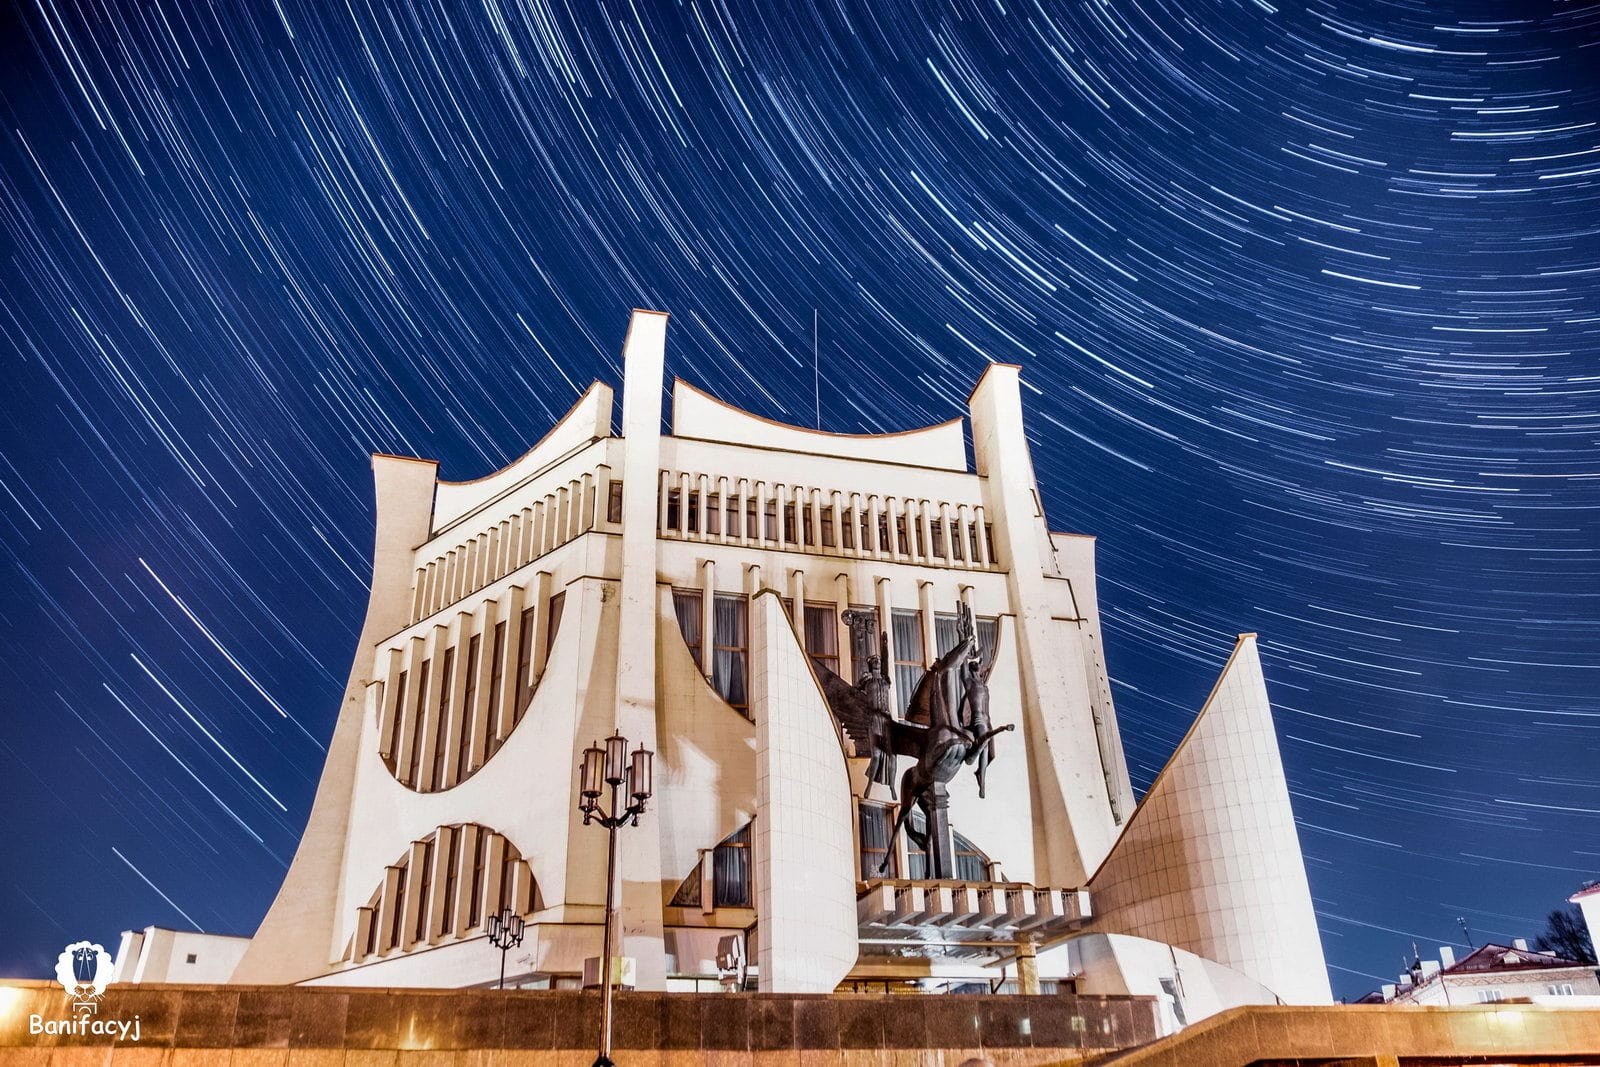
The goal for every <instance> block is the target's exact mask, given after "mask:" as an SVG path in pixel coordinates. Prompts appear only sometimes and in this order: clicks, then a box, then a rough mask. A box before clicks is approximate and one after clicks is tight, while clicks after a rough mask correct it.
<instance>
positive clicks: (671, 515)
mask: <svg viewBox="0 0 1600 1067" xmlns="http://www.w3.org/2000/svg"><path fill="white" fill-rule="evenodd" d="M666 505H667V507H666V511H665V512H663V513H662V516H661V528H662V529H663V530H665V531H667V532H671V531H673V530H676V529H677V528H678V491H677V490H676V489H669V490H667V500H666Z"/></svg>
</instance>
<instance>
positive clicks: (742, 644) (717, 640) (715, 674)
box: [711, 593, 750, 715]
mask: <svg viewBox="0 0 1600 1067" xmlns="http://www.w3.org/2000/svg"><path fill="white" fill-rule="evenodd" d="M711 607H712V625H713V631H712V635H711V640H712V655H711V684H712V686H713V687H714V688H715V689H716V691H717V692H718V693H720V694H722V699H723V700H726V701H727V702H728V703H729V704H731V705H733V706H734V707H735V708H738V709H739V710H740V711H741V712H744V713H745V714H746V715H749V713H750V712H749V707H750V699H749V695H748V693H747V692H746V689H745V680H746V669H747V662H748V658H749V654H750V601H749V599H748V598H746V597H745V596H743V595H742V594H739V593H718V594H717V595H716V599H714V600H713V601H712V604H711Z"/></svg>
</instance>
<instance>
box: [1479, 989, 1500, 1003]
mask: <svg viewBox="0 0 1600 1067" xmlns="http://www.w3.org/2000/svg"><path fill="white" fill-rule="evenodd" d="M1504 999H1506V995H1505V993H1504V992H1502V991H1501V990H1498V989H1480V990H1478V1003H1479V1004H1494V1003H1497V1002H1499V1001H1502V1000H1504Z"/></svg>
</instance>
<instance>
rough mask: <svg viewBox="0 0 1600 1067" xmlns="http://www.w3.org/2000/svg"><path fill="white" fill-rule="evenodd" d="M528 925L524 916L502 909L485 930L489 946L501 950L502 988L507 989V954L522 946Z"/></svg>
mask: <svg viewBox="0 0 1600 1067" xmlns="http://www.w3.org/2000/svg"><path fill="white" fill-rule="evenodd" d="M525 926H526V924H525V923H524V922H523V921H522V916H520V915H518V914H517V913H516V912H515V911H513V910H511V909H510V908H501V909H500V914H498V915H491V916H489V918H488V920H487V921H485V922H484V928H485V929H486V930H487V931H488V933H489V944H491V945H493V946H494V947H495V948H497V949H499V950H500V988H501V989H504V988H505V987H506V953H507V952H509V951H511V950H512V949H514V948H516V947H517V946H518V945H520V944H522V931H523V929H524V928H525Z"/></svg>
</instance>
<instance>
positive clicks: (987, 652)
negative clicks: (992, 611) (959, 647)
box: [933, 614, 1000, 663]
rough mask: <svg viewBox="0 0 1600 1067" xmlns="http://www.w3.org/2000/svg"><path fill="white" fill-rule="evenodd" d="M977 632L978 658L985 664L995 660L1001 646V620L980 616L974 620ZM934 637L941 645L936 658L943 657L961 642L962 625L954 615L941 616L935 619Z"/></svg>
mask: <svg viewBox="0 0 1600 1067" xmlns="http://www.w3.org/2000/svg"><path fill="white" fill-rule="evenodd" d="M973 628H974V629H975V630H977V632H978V633H977V636H978V656H979V657H980V658H981V659H982V660H983V662H984V663H991V662H993V660H994V654H995V649H996V648H998V647H999V644H1000V620H999V619H998V618H996V617H994V616H992V615H980V616H978V617H977V618H976V619H974V620H973ZM933 637H934V640H935V641H937V642H938V643H939V647H938V649H937V650H936V654H935V658H936V659H937V658H938V657H939V656H943V655H944V654H945V653H946V652H949V651H950V650H951V649H952V648H955V647H956V642H957V641H959V640H961V624H960V621H959V620H958V619H957V617H956V616H954V615H945V614H939V615H935V616H934V617H933Z"/></svg>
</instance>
